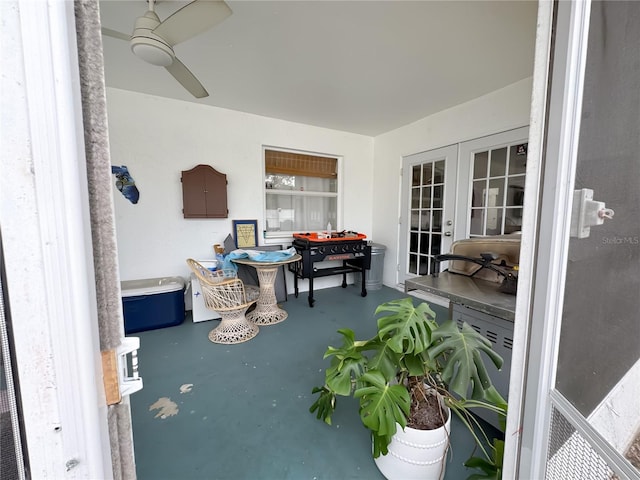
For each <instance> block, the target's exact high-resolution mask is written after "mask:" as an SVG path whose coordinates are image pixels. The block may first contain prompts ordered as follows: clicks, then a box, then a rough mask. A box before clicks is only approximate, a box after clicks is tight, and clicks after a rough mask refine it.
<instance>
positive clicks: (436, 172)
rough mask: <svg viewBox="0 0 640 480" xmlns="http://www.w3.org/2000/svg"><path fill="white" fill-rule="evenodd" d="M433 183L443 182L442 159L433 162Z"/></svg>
mask: <svg viewBox="0 0 640 480" xmlns="http://www.w3.org/2000/svg"><path fill="white" fill-rule="evenodd" d="M433 183H444V160H438V161H437V162H435V163H434V166H433Z"/></svg>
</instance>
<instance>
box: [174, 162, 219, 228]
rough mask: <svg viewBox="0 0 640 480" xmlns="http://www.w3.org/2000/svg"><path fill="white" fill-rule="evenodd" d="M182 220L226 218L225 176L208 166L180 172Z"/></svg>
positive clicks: (199, 166)
mask: <svg viewBox="0 0 640 480" xmlns="http://www.w3.org/2000/svg"><path fill="white" fill-rule="evenodd" d="M182 205H183V208H182V212H183V214H184V218H227V214H228V210H227V176H226V175H225V174H223V173H220V172H218V171H217V170H215V169H214V168H213V167H210V166H209V165H198V166H196V167H194V168H192V169H191V170H186V171H183V172H182Z"/></svg>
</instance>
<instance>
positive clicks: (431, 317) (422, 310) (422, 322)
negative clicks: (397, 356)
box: [376, 297, 437, 355]
mask: <svg viewBox="0 0 640 480" xmlns="http://www.w3.org/2000/svg"><path fill="white" fill-rule="evenodd" d="M379 313H389V315H386V316H384V317H380V318H379V319H378V337H379V338H380V339H381V340H383V341H386V342H387V344H388V345H389V348H391V350H393V351H394V352H396V353H410V354H414V355H415V354H418V353H420V352H422V351H424V350H426V349H427V347H429V345H430V344H431V332H432V331H433V329H434V328H435V327H436V326H437V324H436V323H435V313H434V312H433V310H431V308H430V307H429V305H427V304H426V303H420V304H419V305H418V306H417V307H414V305H413V300H412V299H411V298H410V297H407V298H403V299H400V300H392V301H390V302H387V303H383V304H382V305H380V306H378V308H377V309H376V315H377V314H379Z"/></svg>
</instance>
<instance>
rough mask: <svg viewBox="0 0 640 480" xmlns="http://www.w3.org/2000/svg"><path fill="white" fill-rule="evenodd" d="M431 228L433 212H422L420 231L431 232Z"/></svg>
mask: <svg viewBox="0 0 640 480" xmlns="http://www.w3.org/2000/svg"><path fill="white" fill-rule="evenodd" d="M430 227H431V210H422V211H421V212H420V229H421V230H423V231H429V229H430Z"/></svg>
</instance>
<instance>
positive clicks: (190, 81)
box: [164, 58, 209, 98]
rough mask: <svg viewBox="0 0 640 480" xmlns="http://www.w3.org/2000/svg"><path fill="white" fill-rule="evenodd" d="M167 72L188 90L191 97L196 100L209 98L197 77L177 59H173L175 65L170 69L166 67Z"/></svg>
mask: <svg viewBox="0 0 640 480" xmlns="http://www.w3.org/2000/svg"><path fill="white" fill-rule="evenodd" d="M164 68H166V69H167V71H168V72H169V73H170V74H171V75H173V78H175V79H176V80H178V82H180V84H181V85H182V86H183V87H184V88H186V89H187V90H188V91H189V93H190V94H191V95H193V96H194V97H196V98H204V97H208V96H209V93H208V92H207V91H206V90H205V89H204V87H203V86H202V84H201V83H200V81H199V80H198V79H197V78H196V77H195V75H194V74H193V73H191V71H189V69H188V68H187V67H185V65H184V63H182V62H181V61H180V60H178V59H177V58H174V59H173V63H172V64H171V65H169V66H168V67H164Z"/></svg>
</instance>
